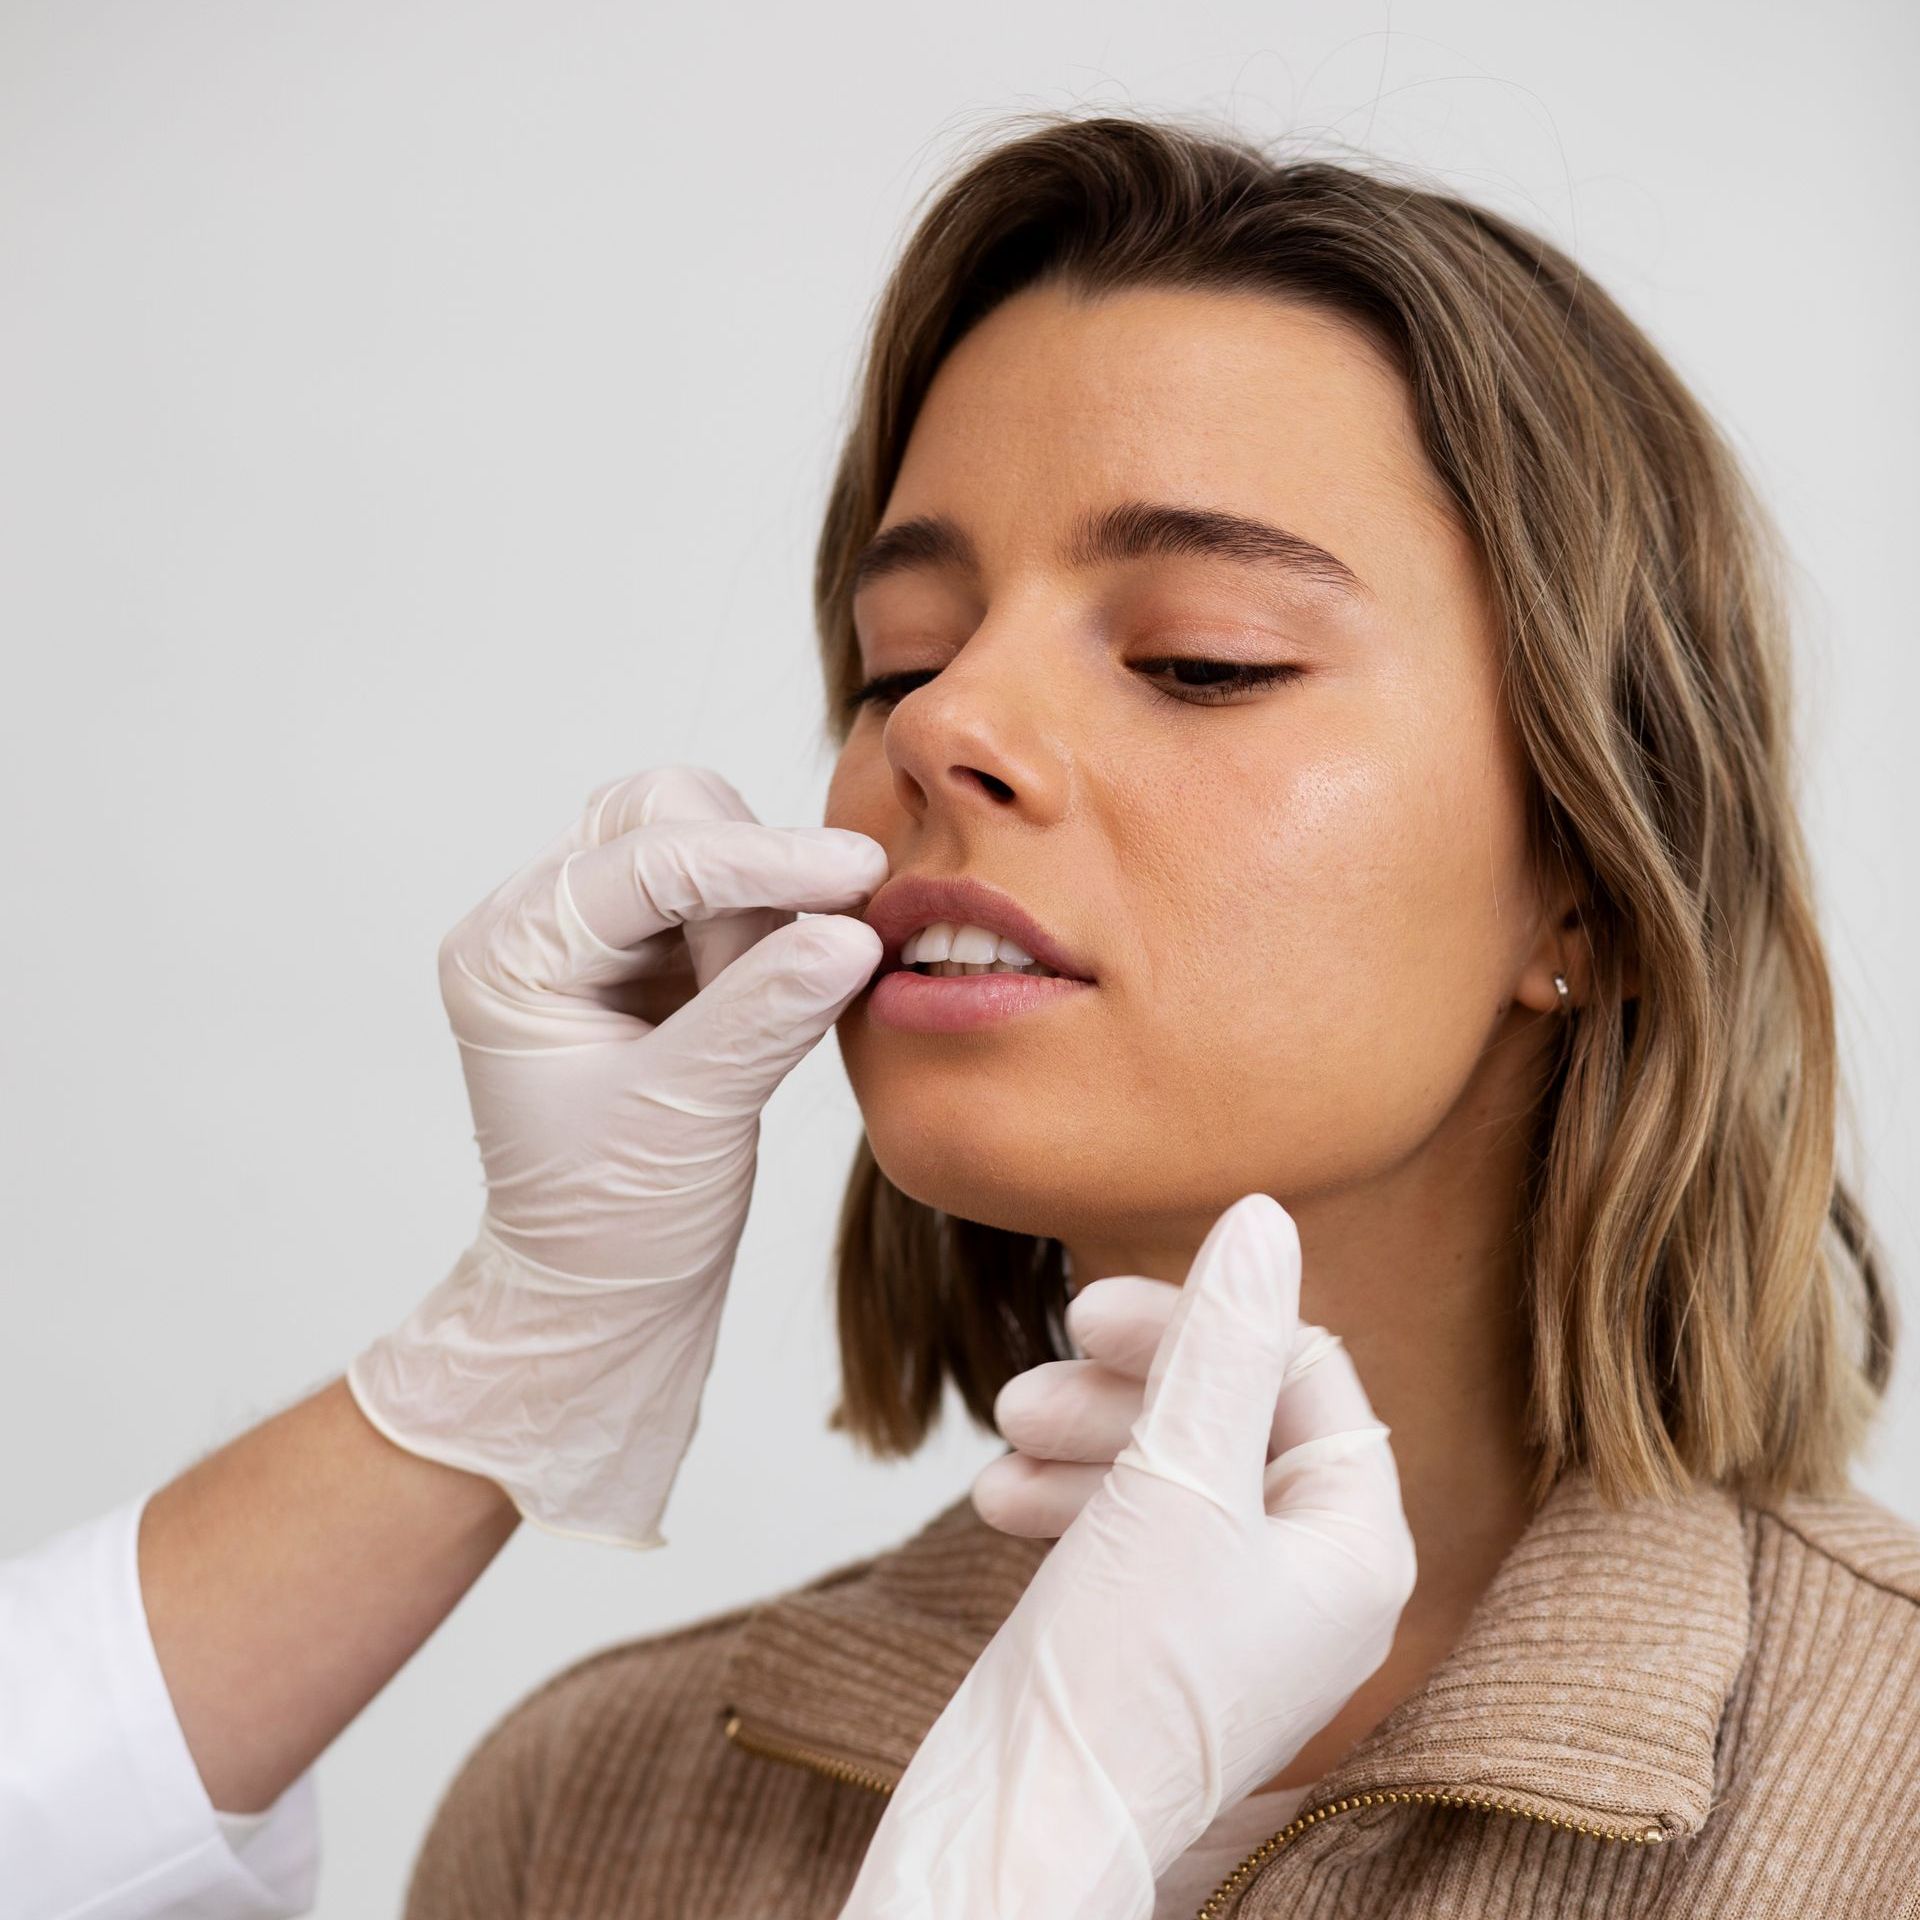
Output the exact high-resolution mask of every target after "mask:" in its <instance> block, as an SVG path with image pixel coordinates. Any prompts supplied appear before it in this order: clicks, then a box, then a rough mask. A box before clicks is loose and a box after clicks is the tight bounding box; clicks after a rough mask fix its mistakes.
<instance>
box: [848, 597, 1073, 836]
mask: <svg viewBox="0 0 1920 1920" xmlns="http://www.w3.org/2000/svg"><path fill="white" fill-rule="evenodd" d="M1010 643H1011V644H1010ZM1037 652H1038V649H1036V648H1033V647H1028V648H1025V649H1024V650H1023V649H1022V647H1021V645H1020V642H1019V639H1018V637H1017V636H1013V635H1009V634H1002V635H1000V636H997V637H995V638H994V639H991V640H989V639H988V638H987V635H986V630H985V628H984V627H982V628H981V629H980V630H978V631H977V632H976V633H975V634H974V636H973V637H972V638H971V639H970V640H969V641H968V642H967V644H966V645H965V646H964V647H963V648H962V649H961V651H960V653H959V654H958V655H956V656H955V657H954V658H953V659H952V660H950V661H949V662H948V663H947V664H946V665H945V666H944V667H942V668H941V669H940V671H939V672H938V673H937V674H936V675H935V676H934V677H933V678H932V679H931V680H928V681H926V682H925V683H923V684H922V685H920V686H918V687H916V688H914V690H913V691H912V692H911V693H909V694H907V695H906V696H905V697H904V698H903V699H901V701H900V702H899V703H898V705H896V706H895V707H894V709H893V711H892V713H891V714H889V715H888V716H887V725H886V731H885V733H884V735H883V736H882V739H883V743H884V746H885V750H886V755H887V759H888V762H889V764H890V765H891V767H892V769H893V791H894V797H895V798H896V799H897V800H898V801H899V802H900V804H901V806H902V807H904V808H905V809H906V811H907V812H908V813H910V814H912V815H913V816H914V817H915V819H918V820H925V819H927V817H928V816H930V815H935V814H938V813H939V812H941V811H943V810H944V811H950V812H952V813H954V814H957V815H963V816H964V815H967V814H975V813H981V812H986V813H999V814H1012V813H1018V814H1020V815H1022V816H1024V817H1025V818H1027V819H1029V820H1031V821H1033V822H1035V823H1037V824H1044V823H1045V822H1047V821H1049V820H1056V819H1058V818H1059V817H1060V816H1061V815H1062V814H1063V813H1064V812H1065V811H1066V807H1067V801H1068V796H1069V793H1070V789H1071V784H1072V769H1073V760H1072V754H1071V751H1070V749H1069V747H1068V744H1067V741H1066V740H1065V738H1064V737H1063V735H1062V733H1061V730H1060V728H1059V726H1058V724H1057V722H1058V709H1057V701H1056V700H1055V699H1053V698H1050V697H1049V695H1048V685H1049V675H1048V671H1047V669H1046V668H1045V667H1044V666H1043V665H1042V664H1041V662H1040V661H1039V659H1038V658H1037Z"/></svg>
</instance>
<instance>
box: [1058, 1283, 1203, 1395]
mask: <svg viewBox="0 0 1920 1920" xmlns="http://www.w3.org/2000/svg"><path fill="white" fill-rule="evenodd" d="M1179 1298H1180V1289H1179V1288H1178V1287H1177V1286H1175V1285H1174V1284H1173V1282H1172V1281H1170V1280H1150V1279H1148V1278H1147V1276H1146V1275H1145V1274H1139V1273H1115V1274H1109V1275H1108V1276H1107V1277H1106V1278H1105V1279H1103V1280H1089V1281H1088V1282H1087V1283H1086V1284H1085V1285H1084V1286H1082V1287H1081V1288H1080V1289H1079V1291H1078V1292H1077V1293H1075V1294H1074V1296H1073V1298H1072V1299H1071V1300H1069V1301H1068V1302H1067V1311H1066V1327H1067V1337H1068V1338H1069V1339H1070V1340H1071V1341H1072V1342H1073V1344H1074V1348H1075V1350H1076V1351H1077V1352H1079V1353H1081V1354H1084V1355H1085V1356H1086V1358H1088V1359H1089V1360H1098V1361H1099V1362H1100V1363H1101V1364H1102V1365H1103V1366H1105V1367H1109V1368H1111V1369H1112V1370H1113V1371H1114V1372H1115V1373H1124V1374H1128V1375H1130V1376H1131V1377H1132V1378H1134V1379H1136V1380H1145V1379H1146V1377H1147V1369H1148V1368H1149V1367H1150V1366H1152V1364H1153V1350H1154V1348H1155V1347H1157V1346H1158V1345H1159V1344H1160V1336H1161V1335H1162V1334H1163V1333H1165V1332H1166V1330H1167V1322H1168V1321H1169V1320H1170V1319H1172V1317H1173V1308H1174V1302H1175V1301H1177V1300H1178V1299H1179Z"/></svg>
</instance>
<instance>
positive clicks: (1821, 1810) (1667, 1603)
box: [407, 1474, 1920, 1920]
mask: <svg viewBox="0 0 1920 1920" xmlns="http://www.w3.org/2000/svg"><path fill="white" fill-rule="evenodd" d="M1051 1545H1052V1542H1050V1541H1036V1540H1017V1539H1014V1538H1012V1537H1010V1536H1009V1535H1006V1534H1002V1533H999V1532H996V1531H995V1530H994V1529H993V1528H991V1527H989V1526H987V1525H986V1524H985V1522H983V1521H982V1520H980V1518H979V1517H978V1516H977V1515H976V1514H975V1513H974V1511H973V1508H972V1505H971V1502H970V1501H969V1500H967V1499H965V1498H962V1499H960V1500H958V1501H956V1502H954V1504H953V1505H952V1506H950V1507H947V1508H946V1509H945V1510H944V1511H942V1512H941V1513H939V1514H937V1515H935V1516H934V1518H933V1519H932V1520H931V1521H929V1522H928V1523H927V1525H926V1526H924V1527H923V1528H922V1529H921V1530H920V1531H919V1532H918V1533H917V1534H915V1535H914V1536H913V1537H912V1538H910V1539H908V1540H907V1541H905V1542H903V1543H902V1544H901V1545H899V1546H897V1547H894V1548H892V1549H890V1550H889V1551H887V1552H884V1553H881V1554H878V1555H874V1556H871V1557H869V1558H866V1559H862V1560H856V1561H852V1562H849V1563H846V1564H844V1565H842V1566H839V1567H837V1568H835V1569H833V1570H831V1571H829V1572H827V1573H824V1574H822V1575H820V1576H819V1577H817V1578H816V1579H814V1580H812V1581H810V1582H808V1583H806V1584H805V1585H802V1586H799V1587H796V1588H793V1589H791V1590H790V1591H788V1592H786V1593H783V1594H780V1595H777V1596H776V1597H774V1598H773V1599H771V1600H768V1601H765V1602H762V1603H760V1604H758V1605H755V1606H747V1607H740V1608H736V1609H734V1610H732V1611H730V1612H726V1613H721V1614H716V1615H713V1616H711V1617H709V1618H707V1619H705V1620H699V1621H696V1622H694V1623H693V1624H692V1625H689V1626H684V1627H681V1628H678V1629H677V1630H674V1631H671V1632H667V1633H661V1634H655V1635H652V1636H650V1637H648V1638H645V1639H641V1640H635V1641H632V1642H629V1643H627V1644H625V1645H622V1646H616V1647H611V1648H608V1649H607V1650H606V1651H604V1652H602V1653H599V1654H596V1655H594V1656H592V1657H591V1658H589V1659H587V1660H584V1661H581V1662H580V1663H578V1664H577V1665H575V1666H573V1667H571V1668H569V1669H568V1670H567V1671H566V1672H564V1673H561V1674H559V1675H558V1676H557V1677H556V1678H554V1679H552V1680H550V1681H548V1682H547V1683H546V1684H545V1685H544V1686H542V1687H540V1688H538V1689H537V1690H536V1691H534V1692H533V1693H532V1694H530V1695H529V1696H528V1697H527V1698H526V1699H525V1700H523V1701H522V1702H520V1704H519V1705H518V1706H516V1707H515V1708H514V1709H513V1710H512V1711H511V1712H509V1713H508V1714H507V1715H506V1716H505V1717H504V1718H503V1719H502V1720H501V1721H500V1722H499V1723H498V1724H497V1725H496V1726H495V1727H494V1728H493V1730H492V1731H491V1732H490V1733H489V1734H488V1735H487V1736H486V1738H485V1739H484V1740H483V1741H482V1742H481V1744H480V1745H479V1746H478V1747H477V1748H476V1749H475V1751H474V1752H473V1754H472V1755H471V1756H470V1757H469V1759H468V1760H467V1762H466V1764H465V1766H464V1767H463V1769H462V1770H461V1772H460V1773H459V1775H458V1776H457V1777H456V1778H455V1780H454V1782H453V1784H452V1786H451V1788H450V1789H449V1790H448V1792H447V1794H446V1796H445V1798H444V1800H443V1801H442V1803H441V1806H440V1809H439V1812H438V1814H437V1816H436V1817H435V1820H434V1822H433V1825H432V1828H431V1829H430V1831H429V1833H428V1835H427V1839H426V1843H425V1846H424V1848H423V1850H422V1852H421V1854H420V1857H419V1860H418V1861H417V1863H416V1866H415V1871H414V1876H413V1883H412V1887H411V1891H410V1894H409V1897H408V1903H407V1920H506V1917H507V1916H509V1915H512V1916H516V1920H518V1917H519V1916H525V1917H526V1920H616V1916H617V1917H618V1920H690V1917H691V1916H696V1915H698V1916H702V1917H703V1920H705V1917H707V1916H711V1917H712V1920H836V1916H837V1915H838V1913H839V1911H840V1907H841V1904H842V1902H843V1901H844V1899H845V1897H846V1894H847V1892H848V1890H849V1889H850V1888H851V1886H852V1884H853V1880H854V1876H855V1873H856V1872H857V1870H858V1868H859V1864H860V1859H861V1856H862V1854H863V1852H864V1850H865V1848H866V1845H867V1843H868V1841H869V1840H870V1839H871V1838H872V1835H873V1830H874V1828H875V1826H876V1825H877V1824H878V1822H879V1819H880V1815H881V1813H882V1811H883V1809H884V1807H885V1804H886V1802H885V1798H884V1795H885V1792H886V1790H887V1788H888V1787H889V1786H890V1785H891V1784H892V1783H893V1782H894V1781H896V1780H898V1778H899V1776H900V1774H901V1772H902V1771H903V1770H904V1768H905V1766H906V1763H907V1761H908V1760H909V1759H910V1758H911V1757H912V1754H913V1752H914V1749H915V1747H916V1746H917V1744H918V1743H919V1741H920V1739H921V1737H922V1735H923V1734H924V1733H925V1731H926V1729H927V1728H928V1727H929V1726H930V1725H931V1724H932V1723H933V1720H934V1718H935V1716H936V1715H937V1714H938V1713H939V1712H940V1709H941V1708H942V1707H943V1706H944V1705H945V1703H946V1701H947V1699H948V1697H949V1696H950V1695H951V1694H952V1692H953V1690H954V1689H955V1688H956V1687H957V1686H958V1685H959V1683H960V1681H961V1679H962V1678H963V1677H964V1675H965V1674H966V1672H967V1670H968V1668H969V1667H970V1666H971V1665H972V1664H973V1661H974V1659H975V1657H976V1656H977V1655H978V1653H979V1652H980V1650H981V1648H982V1647H984V1646H985V1644H986V1643H987V1641H988V1639H989V1638H990V1637H991V1636H992V1634H993V1632H994V1630H995V1628H996V1627H997V1626H998V1625H999V1623H1000V1622H1001V1620H1002V1619H1004V1618H1005V1616H1006V1614H1007V1613H1008V1611H1009V1610H1010V1609H1011V1608H1012V1606H1013V1604H1014V1602H1015V1601H1016V1600H1017V1599H1018V1598H1019V1596H1020V1593H1021V1591H1022V1590H1023V1588H1024V1587H1025V1586H1026V1583H1027V1581H1028V1580H1029V1579H1030V1578H1031V1577H1032V1574H1033V1571H1034V1569H1035V1568H1036V1567H1037V1566H1038V1564H1039V1562H1040V1559H1041V1558H1042V1557H1043V1556H1044V1554H1045V1553H1046V1552H1047V1551H1048V1549H1049V1548H1050V1547H1051ZM1203 1912H1204V1913H1206V1914H1207V1915H1209V1916H1220V1915H1227V1914H1233V1915H1237V1916H1239V1920H1281V1916H1287V1917H1288V1920H1331V1916H1335V1915H1339V1916H1343V1917H1346V1916H1353V1917H1354V1920H1359V1917H1360V1916H1365V1920H1400V1917H1401V1916H1413V1915H1422V1916H1440V1915H1447V1916H1459V1920H1504V1917H1506V1916H1520V1915H1540V1916H1546V1915H1553V1916H1555V1917H1556V1920H1562V1917H1564V1916H1574V1915H1579V1916H1589V1915H1596V1916H1597V1915H1607V1916H1617V1915H1629V1914H1630V1915H1634V1916H1641V1915H1647V1916H1654V1915H1657V1916H1660V1917H1661V1920H1679V1916H1706V1915H1712V1916H1715V1920H1748V1917H1749V1916H1752V1917H1753V1920H1759V1917H1760V1916H1767V1917H1768V1920H1772V1917H1773V1916H1779V1917H1780V1920H1817V1917H1821V1916H1830V1915H1831V1916H1840V1915H1845V1916H1847V1917H1848V1920H1883V1917H1885V1920H1893V1916H1902V1917H1906V1916H1920V1532H1916V1530H1915V1529H1914V1528H1912V1527H1910V1526H1909V1525H1907V1523H1906V1522H1904V1521H1902V1520H1900V1519H1898V1518H1897V1517H1896V1516H1894V1515H1893V1514H1891V1513H1889V1512H1888V1511H1887V1510H1886V1509H1885V1508H1883V1507H1881V1506H1878V1505H1876V1504H1875V1503H1874V1502H1873V1501H1871V1500H1869V1499H1867V1498H1866V1497H1865V1496H1863V1495H1859V1494H1849V1495H1847V1496H1844V1497H1841V1498H1838V1499H1831V1500H1816V1499H1810V1498H1804V1497H1797V1498H1793V1499H1789V1500H1785V1501H1782V1502H1780V1503H1778V1504H1777V1505H1775V1506H1773V1507H1771V1508H1769V1509H1765V1510H1761V1509H1756V1508H1752V1507H1746V1506H1743V1505H1741V1504H1739V1503H1738V1502H1736V1501H1735V1500H1734V1499H1733V1498H1732V1497H1730V1496H1729V1495H1726V1494H1724V1493H1720V1492H1717V1491H1714V1490H1711V1489H1704V1488H1703V1489H1701V1490H1699V1491H1697V1492H1695V1493H1694V1494H1693V1495H1691V1496H1690V1497H1689V1498H1688V1499H1687V1500H1685V1501H1683V1502H1680V1503H1678V1504H1675V1505H1672V1506H1668V1507H1660V1506H1654V1505H1646V1506H1642V1507H1638V1508H1635V1509H1631V1510H1626V1511H1620V1510H1613V1509H1609V1508H1607V1507H1605V1506H1603V1505H1602V1504H1601V1503H1600V1502H1599V1500H1598V1499H1597V1497H1596V1496H1595V1495H1594V1493H1593V1490H1592V1487H1591V1484H1590V1482H1589V1481H1588V1480H1587V1478H1586V1477H1585V1476H1584V1475H1583V1474H1574V1475H1569V1476H1568V1477H1566V1478H1565V1479H1563V1480H1562V1481H1561V1482H1560V1484H1559V1485H1558V1486H1557V1487H1556V1488H1555V1490H1554V1492H1553V1494H1552V1495H1551V1496H1550V1497H1549V1499H1548V1500H1547V1502H1546V1504H1545V1505H1544V1506H1543V1507H1542V1508H1541V1509H1540V1511H1539V1512H1538V1513H1537V1514H1536V1515H1535V1517H1534V1519H1533V1521H1532V1523H1531V1524H1530V1525H1529V1527H1528V1528H1527V1530H1526V1532H1525V1533H1524V1534H1523V1535H1522V1536H1521V1538H1520V1540H1519V1541H1518V1543H1517V1544H1516V1545H1515V1546H1514V1548H1513V1550H1512V1551H1511V1552H1510V1553H1509V1554H1508V1556H1507V1558H1506V1560H1505V1561H1504V1562H1503V1563H1502V1565H1501V1567H1500V1568H1499V1570H1498V1572H1497V1573H1496V1575H1495V1577H1494V1579H1493V1581H1492V1583H1491V1585H1490V1586H1489V1587H1488V1589H1487V1591H1486V1592H1485V1594H1484V1595H1483V1596H1482V1597H1481V1600H1480V1603H1479V1605H1478V1607H1477V1608H1476V1610H1475V1612H1474V1614H1473V1617H1472V1619H1471V1620H1470V1621H1469V1623H1468V1626H1467V1628H1466V1631H1465V1632H1464V1634H1463V1635H1462V1637H1461V1639H1460V1641H1459V1643H1458V1644H1457V1645H1456V1646H1455V1648H1454V1649H1453V1651H1452V1652H1451V1653H1450V1654H1449V1655H1448V1656H1447V1657H1446V1659H1445V1660H1443V1661H1442V1662H1441V1663H1440V1665H1439V1666H1438V1667H1436V1668H1435V1669H1434V1671H1433V1672H1432V1673H1431V1674H1430V1675H1429V1676H1428V1678H1427V1679H1426V1681H1425V1682H1424V1683H1423V1684H1422V1685H1421V1686H1420V1688H1419V1689H1418V1690H1417V1691H1416V1692H1415V1693H1413V1694H1412V1695H1410V1696H1409V1697H1408V1698H1407V1699H1405V1700H1404V1701H1402V1702H1401V1703H1400V1705H1399V1706H1398V1707H1396V1708H1395V1709H1394V1710H1393V1712H1392V1713H1391V1714H1389V1715H1388V1716H1387V1718H1386V1719H1385V1720H1383V1721H1382V1722H1381V1723H1380V1724H1379V1725H1378V1726H1377V1727H1376V1728H1374V1730H1373V1731H1372V1732H1371V1733H1369V1734H1368V1735H1367V1736H1366V1737H1365V1738H1364V1739H1363V1740H1362V1741H1361V1742H1360V1743H1359V1744H1358V1745H1357V1746H1356V1747H1354V1748H1353V1749H1352V1751H1351V1752H1350V1753H1349V1754H1348V1755H1347V1757H1346V1758H1345V1759H1344V1760H1342V1761H1341V1762H1340V1763H1339V1764H1338V1765H1337V1766H1336V1767H1335V1768H1334V1770H1333V1771H1332V1772H1330V1773H1329V1774H1327V1775H1326V1776H1325V1777H1324V1778H1323V1779H1322V1780H1321V1781H1320V1782H1319V1783H1318V1784H1317V1786H1316V1787H1315V1789H1314V1790H1313V1791H1312V1792H1311V1793H1309V1794H1308V1796H1307V1798H1306V1800H1305V1801H1304V1802H1303V1803H1302V1805H1301V1809H1300V1812H1299V1814H1298V1815H1297V1816H1295V1818H1294V1819H1293V1820H1292V1821H1291V1823H1290V1824H1288V1825H1287V1826H1286V1827H1284V1828H1282V1829H1281V1830H1280V1831H1279V1832H1278V1833H1276V1834H1275V1835H1274V1836H1273V1837H1272V1838H1271V1839H1270V1840H1268V1841H1267V1842H1265V1843H1264V1845H1263V1846H1261V1847H1260V1848H1259V1849H1258V1850H1257V1851H1253V1852H1250V1855H1249V1857H1248V1859H1247V1860H1245V1861H1243V1862H1242V1863H1241V1865H1240V1867H1239V1868H1238V1869H1236V1870H1235V1872H1234V1873H1233V1874H1232V1875H1231V1876H1230V1877H1228V1878H1226V1879H1225V1880H1223V1883H1222V1885H1221V1886H1220V1887H1219V1888H1217V1889H1216V1891H1215V1894H1214V1895H1213V1896H1212V1898H1211V1900H1210V1901H1209V1904H1208V1905H1207V1906H1206V1907H1205V1908H1204V1909H1203ZM955 1920H961V1917H960V1916H956V1917H955ZM966 1920H974V1917H973V1916H967V1917H966ZM978 1920H991V1916H986V1915H982V1916H979V1917H978ZM1062 1920H1067V1916H1062ZM1084 1920H1103V1916H1099V1915H1090V1916H1085V1917H1084Z"/></svg>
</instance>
